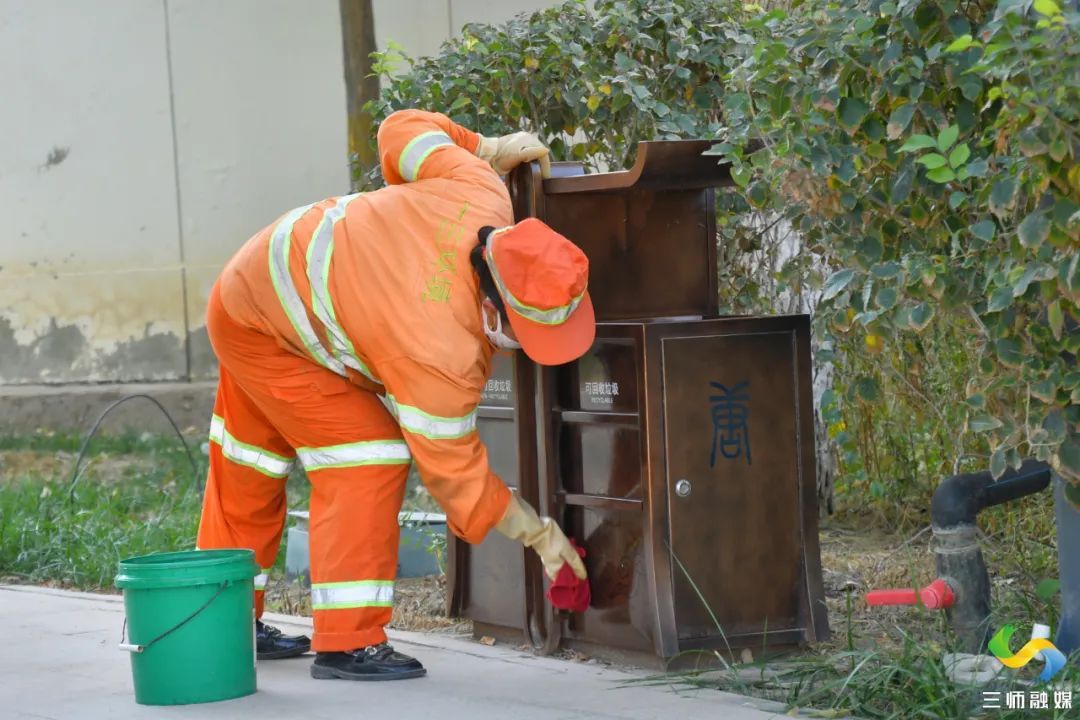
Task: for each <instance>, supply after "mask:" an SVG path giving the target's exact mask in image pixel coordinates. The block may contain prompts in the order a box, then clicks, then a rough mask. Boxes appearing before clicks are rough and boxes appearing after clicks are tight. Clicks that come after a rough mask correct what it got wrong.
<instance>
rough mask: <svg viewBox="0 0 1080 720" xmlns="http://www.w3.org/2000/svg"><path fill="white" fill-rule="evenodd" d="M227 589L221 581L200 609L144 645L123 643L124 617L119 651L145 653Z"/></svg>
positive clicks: (125, 628)
mask: <svg viewBox="0 0 1080 720" xmlns="http://www.w3.org/2000/svg"><path fill="white" fill-rule="evenodd" d="M227 587H229V581H228V580H224V581H222V583H221V585H220V586H219V587H218V589H217V592H216V593H214V594H213V595H211V596H210V599H209V600H207V601H206V602H204V603H203V604H202V607H201V608H199V609H198V610H196V611H195V612H193V613H191V614H190V615H188V616H187V617H186V618H184V619H183V620H181V621H180V622H178V623H177V624H176V625H173V626H172V627H171V628H169V629H168V630H166V631H165V632H163V633H161V634H160V635H158V636H157V637H156V638H154V639H153V640H151V641H150V642H148V643H146V644H145V645H136V644H132V643H126V642H124V636H125V635H126V634H127V617H125V618H124V627H123V629H121V630H120V645H119V646H118V647H119V649H120V650H124V651H125V652H130V653H141V652H144V651H146V650H147V649H148V648H151V647H153V646H154V644H155V643H157V641H158V640H164V639H165V638H166V637H168V636H169V635H171V634H173V633H174V632H176V631H177V630H179V629H180V628H182V627H184V626H185V625H187V624H188V623H189V622H191V621H192V620H194V619H195V618H196V617H198V615H199V613H201V612H202V611H203V610H205V609H206V608H208V607H210V603H212V602H214V601H215V600H217V599H218V595H221V593H223V592H224V591H225V588H227Z"/></svg>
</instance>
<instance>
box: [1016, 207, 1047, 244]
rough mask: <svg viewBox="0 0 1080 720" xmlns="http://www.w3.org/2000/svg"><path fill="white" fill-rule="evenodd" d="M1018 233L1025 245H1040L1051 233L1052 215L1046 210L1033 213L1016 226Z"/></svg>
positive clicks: (1021, 242)
mask: <svg viewBox="0 0 1080 720" xmlns="http://www.w3.org/2000/svg"><path fill="white" fill-rule="evenodd" d="M1016 234H1017V235H1018V236H1019V238H1020V244H1021V245H1023V246H1024V247H1028V248H1037V247H1039V246H1040V245H1042V244H1043V243H1044V242H1046V238H1047V237H1049V235H1050V216H1049V215H1048V214H1047V213H1045V212H1033V213H1031V214H1030V215H1028V216H1027V217H1026V218H1024V220H1023V222H1021V223H1020V226H1019V227H1018V228H1016Z"/></svg>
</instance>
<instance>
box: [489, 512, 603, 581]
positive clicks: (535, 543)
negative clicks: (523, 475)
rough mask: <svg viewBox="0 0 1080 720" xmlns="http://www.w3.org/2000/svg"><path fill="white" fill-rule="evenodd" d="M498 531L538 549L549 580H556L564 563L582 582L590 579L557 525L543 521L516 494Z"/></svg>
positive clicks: (549, 521) (497, 528)
mask: <svg viewBox="0 0 1080 720" xmlns="http://www.w3.org/2000/svg"><path fill="white" fill-rule="evenodd" d="M495 529H496V530H498V531H499V532H500V533H502V534H503V535H505V536H506V537H508V538H510V539H511V540H517V541H518V542H520V543H521V544H522V545H524V546H525V547H530V548H532V549H533V550H535V551H536V554H537V555H539V556H540V561H541V562H542V563H543V564H544V572H545V573H546V574H547V576H548V578H550V579H552V580H554V579H555V577H556V576H557V575H558V574H559V570H560V569H561V568H562V566H563V563H568V564H569V565H570V568H571V569H572V570H573V571H574V575H576V576H577V577H578V578H579V579H581V580H584V579H585V578H586V577H588V575H587V574H586V573H585V564H584V563H583V562H581V556H579V555H578V553H577V550H575V549H574V546H573V545H571V544H570V541H569V540H568V539H567V537H566V535H564V534H563V531H562V530H560V529H559V526H558V524H556V522H555V521H554V520H552V519H551V518H549V517H545V518H541V517H540V516H539V515H537V514H536V511H535V510H533V509H532V507H531V506H530V505H529V503H527V502H525V501H524V500H522V499H520V498H519V497H518V496H517V495H512V496H511V497H510V504H509V505H508V506H507V507H506V513H505V514H504V515H503V518H502V520H500V521H499V524H498V525H496V526H495Z"/></svg>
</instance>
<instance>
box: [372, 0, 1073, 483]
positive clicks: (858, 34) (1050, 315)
mask: <svg viewBox="0 0 1080 720" xmlns="http://www.w3.org/2000/svg"><path fill="white" fill-rule="evenodd" d="M781 4H782V5H784V6H785V7H783V8H777V7H776V6H777V4H776V3H765V5H767V6H769V7H771V8H774V9H767V8H766V9H763V8H762V7H761V6H760V5H753V4H749V5H745V6H744V5H743V4H742V3H740V2H736V1H734V0H652V1H647V0H628V1H625V2H615V1H614V0H599V1H598V2H596V3H595V7H594V9H593V10H590V9H589V8H588V7H587V6H585V5H584V4H583V3H580V2H569V3H566V4H564V5H561V6H559V7H556V8H553V9H550V10H546V11H543V12H539V13H535V14H533V15H531V16H522V17H518V18H516V19H515V20H513V21H511V22H509V23H507V24H504V25H500V26H483V25H470V26H468V27H466V29H465V31H464V33H463V35H462V36H461V37H460V38H456V39H453V40H451V41H450V42H448V43H446V44H445V45H444V46H443V48H442V50H441V51H440V54H439V55H438V56H437V57H435V58H428V59H421V60H418V61H415V62H412V64H411V66H410V68H409V70H408V71H407V72H405V73H404V74H402V75H400V76H397V77H392V76H389V73H390V71H391V70H398V69H400V62H401V60H402V58H401V57H400V55H399V54H397V53H395V52H390V53H386V54H383V55H382V56H381V57H380V58H379V62H378V63H377V68H378V69H379V71H380V72H383V73H386V74H388V77H387V80H388V82H387V83H385V85H384V86H385V90H384V92H383V95H382V97H381V99H380V101H379V102H378V103H376V104H375V105H374V106H373V107H372V110H373V111H374V112H375V114H376V115H377V116H379V117H383V116H385V115H386V114H388V113H389V112H390V111H391V110H394V109H397V108H401V107H426V108H431V109H437V110H441V111H443V112H446V113H447V114H449V115H450V116H451V117H452V118H454V119H455V120H457V121H459V122H461V123H463V124H465V125H467V126H468V127H471V128H474V129H476V130H478V131H480V132H482V133H484V134H489V135H493V134H500V133H502V132H506V131H507V130H508V129H511V128H513V129H517V128H525V129H529V130H532V131H534V132H536V133H537V134H539V135H540V136H541V138H543V139H544V140H545V141H546V142H548V143H549V145H550V146H551V148H552V151H553V153H554V155H555V156H556V157H557V158H562V159H574V160H579V161H581V162H583V163H585V164H586V165H587V166H589V167H591V168H593V169H606V168H612V169H618V168H621V167H625V166H627V165H628V164H629V163H630V162H631V161H632V156H633V152H634V148H635V146H636V144H637V142H638V141H640V140H646V139H653V138H675V137H717V138H718V139H719V142H718V145H717V147H716V148H715V149H714V153H715V154H716V155H717V156H718V159H722V160H725V161H727V162H730V163H731V164H732V174H733V177H734V178H735V180H736V181H737V183H738V186H739V187H738V191H737V192H735V193H730V194H726V195H724V196H723V197H721V198H719V200H718V206H719V208H720V213H721V222H720V238H719V241H720V243H721V246H722V247H721V256H722V257H727V258H735V257H737V256H739V255H740V254H741V253H747V252H749V253H755V252H759V255H760V256H762V257H765V258H767V259H770V260H776V258H777V257H778V254H777V253H776V252H774V251H773V250H774V249H769V248H766V250H765V251H762V243H763V242H776V239H775V233H774V234H772V235H770V232H771V230H770V232H765V231H763V230H762V228H770V229H775V228H776V227H777V222H779V221H786V223H790V227H793V228H794V229H795V230H796V231H797V232H798V233H799V235H800V239H801V242H800V245H799V251H798V252H797V253H796V254H795V255H794V257H791V258H790V259H787V260H786V262H784V264H783V267H777V268H775V270H776V272H773V270H774V268H773V267H772V265H770V263H769V262H766V263H764V265H759V264H758V263H756V262H751V263H746V262H741V263H740V262H735V261H734V260H733V261H732V262H730V263H725V264H723V265H722V267H721V269H720V272H721V274H722V277H721V283H720V286H721V288H722V289H723V292H724V297H723V298H722V301H723V302H724V305H725V307H727V308H728V309H730V310H734V311H754V312H760V311H769V310H771V311H777V310H781V311H783V310H787V309H790V305H784V304H783V303H781V302H780V299H781V297H788V298H790V297H791V296H795V297H798V298H804V297H807V296H813V297H814V298H815V299H816V301H817V311H816V318H815V327H816V339H817V341H818V342H819V344H820V351H819V352H818V353H817V358H818V360H819V361H822V362H826V363H833V364H834V369H835V376H834V379H835V382H834V386H835V388H834V389H835V390H836V391H837V392H834V393H831V394H828V395H827V396H826V397H825V398H823V399H824V400H826V401H827V402H826V403H825V405H826V407H825V408H824V410H825V411H826V413H827V414H829V415H830V417H829V418H827V419H828V421H829V423H830V426H831V427H832V434H833V435H834V436H836V438H837V440H838V441H839V443H840V445H841V449H842V451H843V456H842V460H843V467H842V469H843V471H844V472H845V474H846V477H847V479H848V481H849V482H850V483H852V486H851V487H852V489H864V488H865V489H866V490H869V491H870V493H869V494H870V496H871V497H875V496H877V497H881V498H889V497H892V496H893V493H894V492H897V491H899V489H900V488H905V487H909V489H910V490H911V492H915V493H923V492H927V491H928V490H929V489H932V487H933V484H934V483H936V480H937V479H938V478H939V477H940V476H941V475H943V474H947V473H951V472H956V471H957V470H959V469H971V468H972V467H983V468H985V467H990V469H992V470H993V471H994V473H995V474H1000V473H1001V472H1003V471H1004V470H1005V469H1006V468H1007V467H1008V466H1010V465H1012V466H1016V465H1017V464H1018V463H1019V461H1020V458H1021V455H1022V454H1023V455H1029V454H1030V455H1033V456H1036V457H1039V458H1041V459H1044V460H1050V461H1052V462H1053V463H1054V465H1055V467H1057V468H1058V470H1059V471H1060V472H1061V473H1062V475H1064V476H1066V477H1067V478H1069V479H1071V480H1073V481H1077V482H1080V436H1078V434H1077V428H1078V425H1080V405H1078V403H1077V401H1078V400H1080V372H1078V371H1077V370H1076V367H1075V355H1076V353H1077V351H1078V350H1080V335H1078V333H1076V329H1075V328H1076V324H1077V320H1078V319H1080V313H1078V310H1077V302H1078V300H1080V268H1078V253H1077V246H1078V240H1077V238H1078V235H1080V164H1078V163H1077V153H1078V152H1080V137H1078V135H1077V127H1078V126H1080V123H1078V115H1080V40H1078V29H1080V16H1078V15H1077V12H1076V10H1075V7H1074V5H1073V6H1070V9H1068V10H1066V11H1062V9H1061V6H1060V5H1059V4H1058V3H1057V2H1056V1H1055V0H1035V2H1030V1H1028V0H1002V1H1001V2H999V3H994V2H989V1H985V2H979V1H978V0H973V1H971V2H963V3H961V2H957V1H956V0H893V1H892V2H887V1H885V0H855V1H853V2H848V3H828V2H824V1H823V0H807V1H806V2H798V1H797V0H796V1H794V2H790V3H781ZM788 6H790V7H788ZM748 213H749V216H750V218H751V221H749V222H746V221H745V220H746V218H747V216H748ZM725 273H726V274H727V275H726V276H725ZM845 433H846V434H845ZM905 483H916V485H915V486H910V485H905ZM890 484H891V485H890ZM890 487H891V489H890ZM1077 487H1080V485H1078V486H1077ZM903 492H907V491H903Z"/></svg>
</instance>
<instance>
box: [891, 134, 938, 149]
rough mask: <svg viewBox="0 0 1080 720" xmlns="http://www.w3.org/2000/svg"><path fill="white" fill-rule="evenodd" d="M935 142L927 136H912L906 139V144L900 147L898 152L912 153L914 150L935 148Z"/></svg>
mask: <svg viewBox="0 0 1080 720" xmlns="http://www.w3.org/2000/svg"><path fill="white" fill-rule="evenodd" d="M936 147H937V141H935V140H934V138H932V137H930V136H929V135H912V136H911V137H909V138H908V140H907V142H906V143H904V144H903V145H901V146H900V152H913V151H915V150H926V149H927V148H936Z"/></svg>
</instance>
